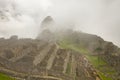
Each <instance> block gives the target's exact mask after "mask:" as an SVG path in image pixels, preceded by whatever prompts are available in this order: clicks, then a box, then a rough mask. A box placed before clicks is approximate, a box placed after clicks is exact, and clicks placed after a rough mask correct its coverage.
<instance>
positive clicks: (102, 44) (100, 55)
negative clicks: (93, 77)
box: [37, 19, 120, 80]
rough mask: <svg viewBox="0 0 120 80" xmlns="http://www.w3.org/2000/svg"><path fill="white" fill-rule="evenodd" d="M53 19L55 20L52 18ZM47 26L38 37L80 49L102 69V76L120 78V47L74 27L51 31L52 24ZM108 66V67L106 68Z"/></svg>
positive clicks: (66, 47) (68, 47)
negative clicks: (73, 28)
mask: <svg viewBox="0 0 120 80" xmlns="http://www.w3.org/2000/svg"><path fill="white" fill-rule="evenodd" d="M48 21H49V20H47V21H46V20H43V22H44V24H47V23H48ZM51 21H52V22H53V21H54V20H53V19H50V22H51ZM54 24H55V22H54ZM42 26H43V25H41V27H42ZM47 27H49V28H47ZM47 27H46V29H45V30H43V31H42V33H41V34H40V35H38V36H39V37H38V38H37V39H40V40H46V38H48V40H47V41H48V42H57V43H58V44H59V45H60V46H61V47H62V48H65V49H72V50H74V51H78V52H80V53H81V54H82V55H85V56H86V57H87V58H88V59H89V61H91V63H92V64H93V65H94V67H96V68H97V69H98V70H99V71H100V74H101V73H102V77H103V75H105V77H109V80H117V79H118V80H119V77H120V76H119V73H120V70H119V69H120V68H119V67H120V65H119V64H120V48H118V47H117V46H116V45H114V44H113V43H112V42H108V41H104V40H103V39H102V38H101V37H99V36H96V35H92V34H88V33H84V32H80V31H75V30H72V29H66V30H59V31H51V30H50V28H51V26H49V25H48V26H47ZM56 27H57V26H56ZM42 36H44V37H42ZM41 37H42V38H41ZM93 59H95V60H93ZM99 63H100V64H99ZM101 66H102V67H101ZM106 68H108V69H107V70H106ZM106 75H107V76H106ZM103 80H108V78H106V79H104V78H103Z"/></svg>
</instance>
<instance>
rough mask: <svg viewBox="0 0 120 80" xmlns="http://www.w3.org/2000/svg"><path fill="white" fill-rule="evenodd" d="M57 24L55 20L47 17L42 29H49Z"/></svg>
mask: <svg viewBox="0 0 120 80" xmlns="http://www.w3.org/2000/svg"><path fill="white" fill-rule="evenodd" d="M54 24H55V22H54V20H53V18H52V17H51V16H47V17H45V18H44V20H43V21H42V24H41V28H48V27H50V26H53V25H54Z"/></svg>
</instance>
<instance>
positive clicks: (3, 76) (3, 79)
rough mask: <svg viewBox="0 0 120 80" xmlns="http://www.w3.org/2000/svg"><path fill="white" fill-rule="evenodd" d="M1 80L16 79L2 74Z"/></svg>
mask: <svg viewBox="0 0 120 80" xmlns="http://www.w3.org/2000/svg"><path fill="white" fill-rule="evenodd" d="M0 80H15V79H14V78H11V77H10V76H7V75H5V74H2V73H0Z"/></svg>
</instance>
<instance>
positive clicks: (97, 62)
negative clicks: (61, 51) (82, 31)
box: [59, 40, 115, 80]
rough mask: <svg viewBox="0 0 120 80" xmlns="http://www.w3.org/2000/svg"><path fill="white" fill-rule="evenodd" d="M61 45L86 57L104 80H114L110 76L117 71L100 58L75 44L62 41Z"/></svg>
mask: <svg viewBox="0 0 120 80" xmlns="http://www.w3.org/2000/svg"><path fill="white" fill-rule="evenodd" d="M59 45H60V47H61V48H65V49H72V50H75V51H78V52H80V53H81V54H83V55H85V56H86V58H87V59H88V60H89V62H90V63H91V64H92V65H93V67H95V69H96V70H97V72H98V75H99V76H100V77H101V79H102V80H112V78H111V76H108V75H113V74H114V73H115V70H114V69H113V68H111V67H110V66H108V65H107V63H105V62H104V61H103V60H101V59H98V56H92V55H90V54H89V51H88V50H86V49H85V48H83V47H80V46H79V44H73V43H71V42H69V41H67V40H64V41H61V42H60V43H59ZM68 72H69V71H68Z"/></svg>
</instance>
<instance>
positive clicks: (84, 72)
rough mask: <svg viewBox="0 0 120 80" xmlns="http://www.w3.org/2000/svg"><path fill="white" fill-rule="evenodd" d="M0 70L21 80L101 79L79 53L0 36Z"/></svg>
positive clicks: (54, 44) (50, 45) (56, 46)
mask: <svg viewBox="0 0 120 80" xmlns="http://www.w3.org/2000/svg"><path fill="white" fill-rule="evenodd" d="M0 72H2V73H5V74H7V75H10V76H12V77H16V79H20V80H23V79H25V80H101V79H100V78H99V75H98V74H97V72H96V70H95V69H94V68H93V67H92V65H91V64H90V63H89V62H88V61H87V59H86V58H85V57H84V56H83V55H81V54H80V53H78V52H76V51H73V50H70V49H62V48H60V47H59V46H58V45H57V44H56V43H49V42H45V41H41V40H32V39H16V38H11V39H0Z"/></svg>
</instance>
